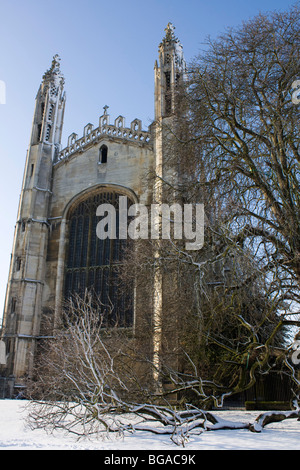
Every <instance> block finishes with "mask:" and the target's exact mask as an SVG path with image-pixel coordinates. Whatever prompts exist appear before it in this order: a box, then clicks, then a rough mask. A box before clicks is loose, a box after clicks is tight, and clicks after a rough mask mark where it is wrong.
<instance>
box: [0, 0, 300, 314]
mask: <svg viewBox="0 0 300 470" xmlns="http://www.w3.org/2000/svg"><path fill="white" fill-rule="evenodd" d="M294 3H295V2H289V1H287V0H252V1H251V2H249V1H242V0H239V1H238V0H227V1H221V0H210V1H208V0H205V1H204V0H185V1H184V0H181V1H179V0H173V1H170V0H150V1H148V2H142V1H137V0H126V1H124V0H123V1H121V0H111V1H108V0H105V1H104V0H85V1H81V0H72V1H71V0H51V1H48V0H47V1H45V0H0V80H2V81H4V82H5V84H6V104H0V159H1V167H2V171H1V172H0V213H1V221H2V223H1V231H0V317H1V315H2V310H3V304H4V297H5V289H6V282H7V277H8V270H9V261H10V254H11V249H12V242H13V233H14V225H15V222H16V217H17V209H18V202H19V195H20V189H21V184H22V177H23V170H24V164H25V157H26V151H27V148H28V143H29V137H30V130H31V123H32V117H33V111H34V104H35V96H36V92H37V90H38V87H39V84H40V82H41V78H42V75H43V73H44V72H45V71H46V70H47V69H48V68H49V67H50V65H51V61H52V57H53V56H54V55H55V54H56V53H57V54H59V55H60V57H61V69H62V72H63V73H64V76H65V81H66V83H65V90H66V95H67V103H66V112H65V124H64V132H63V139H62V145H63V147H65V146H66V143H67V137H68V135H70V134H71V133H72V132H76V133H77V134H78V135H79V136H81V135H82V133H83V127H84V126H85V125H86V124H87V123H89V122H91V123H93V124H94V125H95V127H97V125H98V119H99V116H100V115H101V114H102V113H103V106H104V105H108V106H109V114H110V115H111V119H115V118H116V117H117V116H118V115H120V114H121V115H123V116H124V117H125V119H126V124H127V125H128V124H129V123H130V122H131V121H132V120H133V119H135V118H139V119H142V121H143V127H144V128H147V127H148V125H149V124H150V123H151V120H152V119H153V115H154V101H153V93H154V80H153V77H154V72H153V66H154V61H155V60H156V58H157V50H158V44H159V43H160V41H161V39H162V37H163V36H164V29H165V27H166V25H167V23H168V22H169V21H170V22H172V23H173V24H174V25H175V27H176V30H175V34H176V36H178V37H179V39H180V41H181V43H182V44H183V48H184V54H185V58H186V61H187V62H189V61H190V60H191V59H192V58H193V57H194V56H196V55H197V53H198V51H199V50H200V49H201V45H202V43H203V42H204V40H205V38H206V37H207V36H208V35H211V36H212V37H215V36H217V35H218V34H220V33H222V32H223V31H224V30H225V29H226V28H227V27H231V26H237V25H239V24H241V23H242V21H246V20H248V19H249V18H251V17H253V16H255V15H256V14H258V13H259V12H266V11H274V10H286V9H288V8H289V7H290V6H291V5H292V4H294Z"/></svg>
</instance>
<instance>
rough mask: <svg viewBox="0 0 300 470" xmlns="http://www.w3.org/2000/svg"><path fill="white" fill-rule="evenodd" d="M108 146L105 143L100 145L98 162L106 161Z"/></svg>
mask: <svg viewBox="0 0 300 470" xmlns="http://www.w3.org/2000/svg"><path fill="white" fill-rule="evenodd" d="M107 153H108V148H107V146H106V145H102V146H101V147H100V150H99V163H107Z"/></svg>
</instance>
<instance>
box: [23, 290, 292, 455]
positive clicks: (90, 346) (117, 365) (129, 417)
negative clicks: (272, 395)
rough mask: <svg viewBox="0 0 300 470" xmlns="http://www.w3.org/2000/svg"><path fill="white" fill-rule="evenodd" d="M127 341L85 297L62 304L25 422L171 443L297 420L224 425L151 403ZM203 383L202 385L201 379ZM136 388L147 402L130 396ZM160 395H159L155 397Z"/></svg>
mask: <svg viewBox="0 0 300 470" xmlns="http://www.w3.org/2000/svg"><path fill="white" fill-rule="evenodd" d="M131 341H132V339H130V338H129V337H128V335H125V336H124V335H123V334H122V333H121V332H120V330H118V331H114V329H112V330H110V331H108V330H107V329H105V330H103V329H102V324H101V317H99V310H98V311H97V309H95V305H94V302H93V299H92V296H90V295H89V294H86V296H85V297H84V298H81V297H79V296H76V297H75V298H74V299H73V300H72V301H70V302H69V303H68V305H67V309H66V316H65V317H64V328H63V329H62V328H59V329H58V330H57V331H56V332H54V334H53V339H52V341H51V344H50V345H49V343H48V345H47V348H46V349H45V350H44V351H43V354H42V355H41V358H40V363H39V364H38V366H37V370H36V376H35V383H33V384H31V387H29V389H28V390H29V391H31V393H32V400H31V403H30V407H31V409H30V413H29V423H30V425H31V426H32V427H33V428H44V429H47V430H50V431H53V430H55V429H63V430H66V431H68V432H71V433H74V434H76V435H78V436H81V437H83V436H88V435H92V434H96V435H99V434H103V433H104V434H107V433H117V434H121V435H124V433H126V432H129V433H132V432H136V431H147V432H152V433H154V434H160V435H161V434H165V435H169V436H170V438H171V440H172V441H173V442H174V443H175V444H177V445H183V446H184V445H185V443H186V441H187V440H188V438H189V436H190V435H192V434H199V433H201V432H204V431H206V430H218V429H249V430H250V431H253V432H260V431H261V430H262V428H263V427H264V426H265V425H266V424H269V423H270V422H274V421H278V420H283V419H289V418H298V417H299V409H298V408H296V409H295V410H294V411H290V412H281V413H271V414H270V413H269V414H264V415H261V416H259V417H258V418H257V420H256V421H255V422H254V423H249V422H230V421H226V420H223V419H220V418H219V417H218V416H216V415H215V414H214V413H211V412H209V411H205V410H203V409H201V408H199V407H197V406H195V405H193V404H186V405H185V406H182V407H181V408H180V409H178V407H177V406H175V407H174V406H172V403H171V402H168V401H166V400H165V403H163V402H162V401H161V400H160V403H158V402H157V397H156V396H150V397H149V391H148V390H147V389H146V388H145V387H144V385H143V384H142V383H141V382H140V381H141V378H140V375H136V374H135V370H136V358H134V361H132V359H133V356H132V345H130V342H131ZM203 385H204V384H203ZM136 387H138V388H139V389H140V391H141V390H142V389H143V393H144V398H145V400H147V401H145V402H144V401H141V397H142V395H141V393H139V394H138V395H139V401H135V400H134V398H135V397H137V395H136V394H135V393H133V392H134V389H136ZM160 398H161V397H160Z"/></svg>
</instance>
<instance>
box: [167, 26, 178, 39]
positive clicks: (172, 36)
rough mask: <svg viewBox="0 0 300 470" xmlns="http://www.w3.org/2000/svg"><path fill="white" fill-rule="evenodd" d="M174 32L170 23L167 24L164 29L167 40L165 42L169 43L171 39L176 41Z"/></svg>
mask: <svg viewBox="0 0 300 470" xmlns="http://www.w3.org/2000/svg"><path fill="white" fill-rule="evenodd" d="M174 31H175V26H174V25H173V24H172V23H168V24H167V27H166V29H165V32H166V40H167V41H171V40H172V39H176V38H175V34H174Z"/></svg>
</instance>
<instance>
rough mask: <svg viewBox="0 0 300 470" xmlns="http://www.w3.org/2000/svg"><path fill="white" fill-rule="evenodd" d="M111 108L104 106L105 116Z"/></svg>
mask: <svg viewBox="0 0 300 470" xmlns="http://www.w3.org/2000/svg"><path fill="white" fill-rule="evenodd" d="M108 108H109V106H107V104H106V105H105V106H103V109H104V114H105V115H107V110H108Z"/></svg>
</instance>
